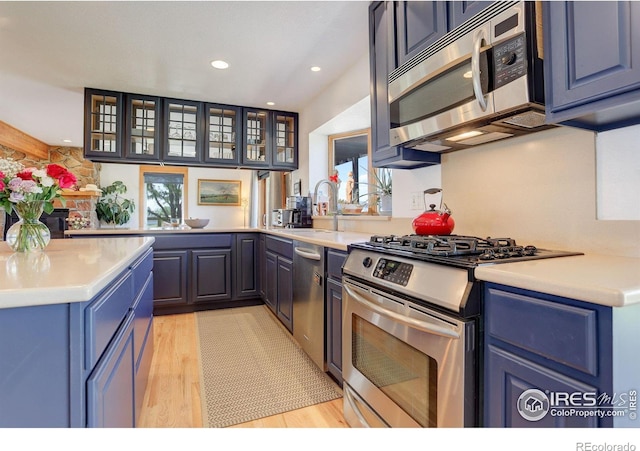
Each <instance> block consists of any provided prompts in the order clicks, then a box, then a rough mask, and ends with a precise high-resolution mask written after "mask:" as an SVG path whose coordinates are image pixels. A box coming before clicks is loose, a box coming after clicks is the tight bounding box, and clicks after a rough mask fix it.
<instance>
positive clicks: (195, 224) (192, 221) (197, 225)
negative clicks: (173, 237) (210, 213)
mask: <svg viewBox="0 0 640 451" xmlns="http://www.w3.org/2000/svg"><path fill="white" fill-rule="evenodd" d="M184 222H185V224H187V225H188V226H189V227H191V228H192V229H201V228H203V227H204V226H206V225H207V224H209V220H208V219H198V218H189V219H185V220H184Z"/></svg>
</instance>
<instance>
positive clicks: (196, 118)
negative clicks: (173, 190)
mask: <svg viewBox="0 0 640 451" xmlns="http://www.w3.org/2000/svg"><path fill="white" fill-rule="evenodd" d="M165 105H166V106H165V127H166V131H165V143H166V146H165V149H164V157H165V159H167V160H175V161H196V162H199V161H201V160H202V158H201V152H200V149H201V147H202V133H201V120H200V118H201V117H202V107H201V104H200V103H198V102H188V101H178V100H175V101H174V100H167V101H166V104H165Z"/></svg>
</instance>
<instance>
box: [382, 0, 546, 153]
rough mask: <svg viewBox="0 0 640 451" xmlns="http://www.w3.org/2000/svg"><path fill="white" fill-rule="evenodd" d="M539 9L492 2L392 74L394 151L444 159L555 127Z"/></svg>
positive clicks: (536, 4) (521, 3)
mask: <svg viewBox="0 0 640 451" xmlns="http://www.w3.org/2000/svg"><path fill="white" fill-rule="evenodd" d="M540 8H541V5H540V2H530V1H516V2H494V3H493V5H491V6H489V7H488V8H487V9H485V10H483V11H482V12H481V13H479V14H477V15H476V16H474V17H472V18H471V19H469V20H468V21H467V22H465V23H463V24H461V25H460V26H458V27H457V28H455V29H454V30H452V31H450V32H449V33H447V34H446V35H445V36H444V37H442V38H441V39H439V40H438V41H436V42H435V43H434V44H433V45H431V46H429V47H427V48H426V49H424V50H423V51H422V52H421V53H419V54H418V55H416V56H415V57H413V58H412V59H410V60H408V61H406V62H405V63H404V64H402V66H400V67H398V68H397V69H396V70H394V71H393V72H391V74H390V75H389V112H390V139H391V145H392V146H398V145H402V146H404V147H409V148H415V149H418V150H425V151H431V152H448V151H452V150H458V149H464V148H468V147H469V146H474V145H478V144H484V143H487V142H491V141H496V140H499V139H504V138H509V137H512V136H519V135H522V134H526V133H531V132H534V131H539V130H543V129H546V128H549V127H552V125H549V124H546V123H545V114H544V81H543V67H542V65H543V57H544V51H543V46H542V12H541V10H540Z"/></svg>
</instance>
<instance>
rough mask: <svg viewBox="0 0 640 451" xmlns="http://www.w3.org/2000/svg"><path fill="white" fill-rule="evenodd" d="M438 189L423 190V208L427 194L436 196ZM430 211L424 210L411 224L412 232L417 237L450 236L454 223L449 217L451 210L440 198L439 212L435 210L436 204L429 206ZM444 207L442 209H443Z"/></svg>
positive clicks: (439, 190)
mask: <svg viewBox="0 0 640 451" xmlns="http://www.w3.org/2000/svg"><path fill="white" fill-rule="evenodd" d="M441 191H442V189H440V188H429V189H426V190H424V194H425V201H424V203H425V208H426V205H427V194H437V193H439V192H441ZM429 207H430V208H431V209H430V210H426V211H425V212H424V213H422V214H421V215H420V216H418V217H417V218H415V219H414V220H413V222H412V223H411V226H412V227H413V231H414V232H416V234H418V235H450V234H451V232H453V227H454V226H455V221H454V220H453V218H452V217H451V210H449V208H447V204H445V203H444V202H442V198H440V210H436V204H430V205H429ZM443 207H444V209H443Z"/></svg>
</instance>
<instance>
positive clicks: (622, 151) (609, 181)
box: [596, 125, 640, 220]
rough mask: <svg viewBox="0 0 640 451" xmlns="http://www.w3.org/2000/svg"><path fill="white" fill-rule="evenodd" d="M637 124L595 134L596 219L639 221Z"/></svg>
mask: <svg viewBox="0 0 640 451" xmlns="http://www.w3.org/2000/svg"><path fill="white" fill-rule="evenodd" d="M638 143H640V125H635V126H633V127H626V128H621V129H618V130H611V131H608V132H603V133H599V134H598V135H597V136H596V161H597V166H596V167H597V186H598V198H597V202H598V203H597V206H598V219H614V220H640V146H639V145H638Z"/></svg>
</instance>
